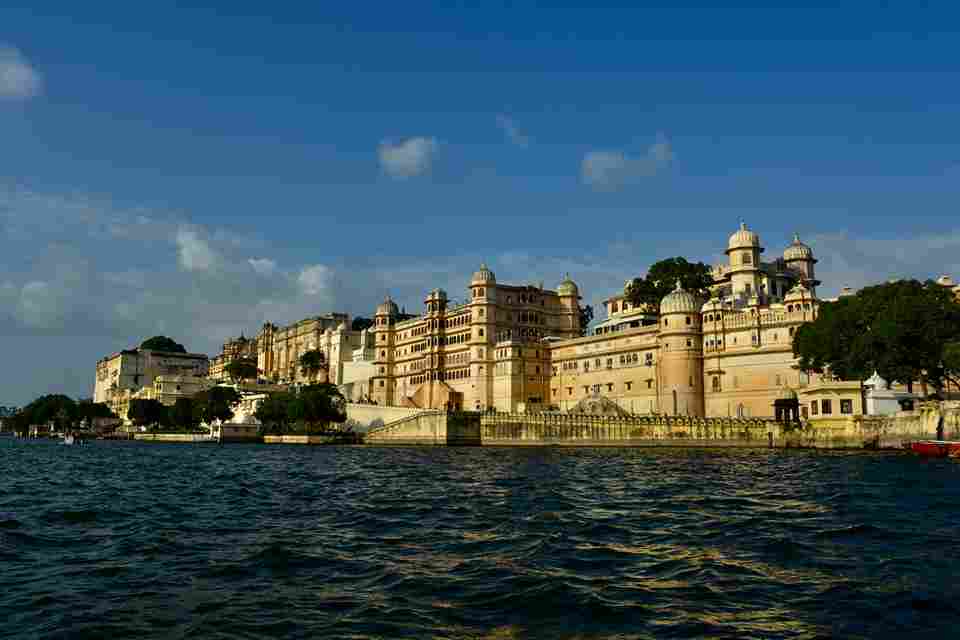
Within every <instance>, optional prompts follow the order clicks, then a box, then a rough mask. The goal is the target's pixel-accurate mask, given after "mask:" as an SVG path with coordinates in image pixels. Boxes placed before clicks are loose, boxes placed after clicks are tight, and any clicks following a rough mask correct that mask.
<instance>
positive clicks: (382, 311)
mask: <svg viewBox="0 0 960 640" xmlns="http://www.w3.org/2000/svg"><path fill="white" fill-rule="evenodd" d="M399 313H400V310H399V309H398V308H397V303H396V302H394V301H393V300H391V299H390V296H387V297H386V298H384V300H383V302H382V303H381V304H380V305H379V306H377V315H378V316H382V315H387V316H395V315H399Z"/></svg>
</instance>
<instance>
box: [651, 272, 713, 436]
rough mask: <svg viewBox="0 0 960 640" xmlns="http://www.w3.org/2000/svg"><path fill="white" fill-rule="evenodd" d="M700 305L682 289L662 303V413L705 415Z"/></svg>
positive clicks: (673, 292)
mask: <svg viewBox="0 0 960 640" xmlns="http://www.w3.org/2000/svg"><path fill="white" fill-rule="evenodd" d="M700 306H701V302H700V300H698V299H697V297H696V296H695V295H693V294H692V293H690V292H689V291H686V290H685V289H684V288H683V287H681V286H680V280H677V286H676V288H675V289H674V290H673V291H672V292H670V293H669V294H667V295H666V296H665V297H664V298H663V300H662V301H661V302H660V333H659V334H658V336H657V342H658V343H659V346H660V364H659V371H658V374H659V381H658V384H659V387H660V412H661V413H666V414H669V415H682V416H697V417H703V415H704V402H703V347H702V343H703V331H702V327H701V324H700Z"/></svg>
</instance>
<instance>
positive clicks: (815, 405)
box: [810, 400, 820, 415]
mask: <svg viewBox="0 0 960 640" xmlns="http://www.w3.org/2000/svg"><path fill="white" fill-rule="evenodd" d="M819 407H820V405H819V404H818V403H817V401H816V400H811V401H810V413H811V415H817V414H818V413H820V412H819V410H818V409H819Z"/></svg>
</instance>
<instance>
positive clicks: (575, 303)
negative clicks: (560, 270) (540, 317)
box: [557, 273, 584, 337]
mask: <svg viewBox="0 0 960 640" xmlns="http://www.w3.org/2000/svg"><path fill="white" fill-rule="evenodd" d="M557 297H559V298H560V309H561V310H562V313H563V320H562V325H561V326H562V328H563V329H564V330H566V331H569V336H570V337H575V336H579V335H580V330H581V329H583V328H584V327H581V326H580V289H579V288H577V283H576V282H574V281H573V280H571V279H570V274H569V273H568V274H566V276H564V278H563V281H562V282H561V283H560V284H558V285H557Z"/></svg>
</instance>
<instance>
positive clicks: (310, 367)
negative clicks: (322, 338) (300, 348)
mask: <svg viewBox="0 0 960 640" xmlns="http://www.w3.org/2000/svg"><path fill="white" fill-rule="evenodd" d="M326 362H327V359H326V357H325V356H324V355H323V352H322V351H320V350H318V349H313V350H312V351H306V352H304V353H303V355H301V356H300V370H301V371H303V373H305V374H306V375H308V376H310V377H311V378H313V377H316V375H317V374H318V373H320V370H321V369H323V367H325V366H326Z"/></svg>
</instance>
